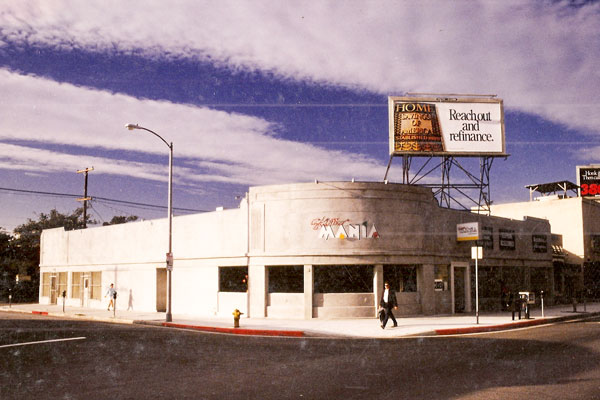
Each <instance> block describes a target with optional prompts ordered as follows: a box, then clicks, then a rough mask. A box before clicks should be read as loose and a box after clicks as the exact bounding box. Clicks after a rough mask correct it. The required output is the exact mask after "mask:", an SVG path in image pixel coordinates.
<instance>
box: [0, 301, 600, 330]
mask: <svg viewBox="0 0 600 400" xmlns="http://www.w3.org/2000/svg"><path fill="white" fill-rule="evenodd" d="M583 310H584V306H583V304H582V303H579V304H578V305H577V312H573V307H572V306H571V305H562V306H553V307H545V309H544V317H543V318H542V312H541V309H540V308H539V307H536V308H535V309H533V310H532V311H531V315H530V317H531V318H530V319H524V316H522V317H523V319H521V320H519V319H518V315H515V320H514V321H513V320H512V314H511V313H510V312H496V313H480V315H479V324H477V323H476V318H475V315H473V314H456V315H443V316H416V317H405V318H397V320H398V327H397V328H393V327H392V322H391V321H389V322H388V326H387V327H386V329H385V330H384V329H381V327H380V326H379V320H377V319H376V318H361V319H312V320H304V319H270V318H244V317H242V318H241V319H240V328H234V327H233V316H231V317H230V318H223V317H198V316H191V315H178V314H173V322H171V323H165V322H164V321H165V314H164V313H158V312H154V313H152V312H136V311H126V310H123V311H120V310H117V311H116V313H115V316H114V317H113V312H112V311H107V310H96V309H90V308H74V307H66V309H65V312H64V313H63V311H62V305H41V304H13V305H12V306H11V307H9V306H8V305H2V306H0V311H9V312H16V313H33V314H41V315H49V316H57V317H68V318H79V319H84V320H93V321H103V322H110V323H121V324H146V325H157V326H170V327H175V328H186V329H195V330H201V331H208V332H218V333H228V334H244V335H263V336H289V337H347V338H399V337H406V336H435V335H459V334H468V333H477V332H491V331H499V330H508V329H515V328H520V327H527V326H535V325H541V324H548V323H553V322H558V321H563V320H569V319H578V318H583V317H586V316H588V317H589V316H594V315H600V303H587V304H586V311H587V312H586V313H584V312H583Z"/></svg>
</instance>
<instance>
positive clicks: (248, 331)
mask: <svg viewBox="0 0 600 400" xmlns="http://www.w3.org/2000/svg"><path fill="white" fill-rule="evenodd" d="M162 326H166V327H170V328H184V329H195V330H197V331H207V332H218V333H231V334H235V335H260V336H288V337H303V336H304V332H302V331H282V330H268V329H246V328H220V327H216V326H198V325H186V324H175V323H172V322H163V323H162Z"/></svg>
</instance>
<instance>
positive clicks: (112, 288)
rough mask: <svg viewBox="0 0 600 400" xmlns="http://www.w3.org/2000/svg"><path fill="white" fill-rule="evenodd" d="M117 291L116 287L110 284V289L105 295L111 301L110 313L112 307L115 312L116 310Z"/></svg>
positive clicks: (109, 304) (109, 303)
mask: <svg viewBox="0 0 600 400" xmlns="http://www.w3.org/2000/svg"><path fill="white" fill-rule="evenodd" d="M116 294H117V291H116V289H115V285H114V284H113V283H111V284H110V287H109V288H108V290H107V291H106V294H105V295H104V297H106V296H108V298H109V299H110V300H109V302H108V311H110V306H112V308H113V311H114V309H115V298H116V296H115V295H116Z"/></svg>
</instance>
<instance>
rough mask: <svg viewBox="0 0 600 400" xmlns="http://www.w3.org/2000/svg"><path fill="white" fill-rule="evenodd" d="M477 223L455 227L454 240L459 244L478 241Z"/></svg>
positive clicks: (478, 230) (467, 223) (466, 223)
mask: <svg viewBox="0 0 600 400" xmlns="http://www.w3.org/2000/svg"><path fill="white" fill-rule="evenodd" d="M479 235H480V229H479V222H465V223H464V224H457V225H456V240H457V241H459V242H462V241H467V240H479Z"/></svg>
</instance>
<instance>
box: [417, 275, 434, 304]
mask: <svg viewBox="0 0 600 400" xmlns="http://www.w3.org/2000/svg"><path fill="white" fill-rule="evenodd" d="M419 272H420V273H419V274H417V282H418V289H419V294H420V295H421V310H422V312H423V314H425V315H432V314H435V290H434V280H435V266H434V265H433V264H424V265H421V268H419Z"/></svg>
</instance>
